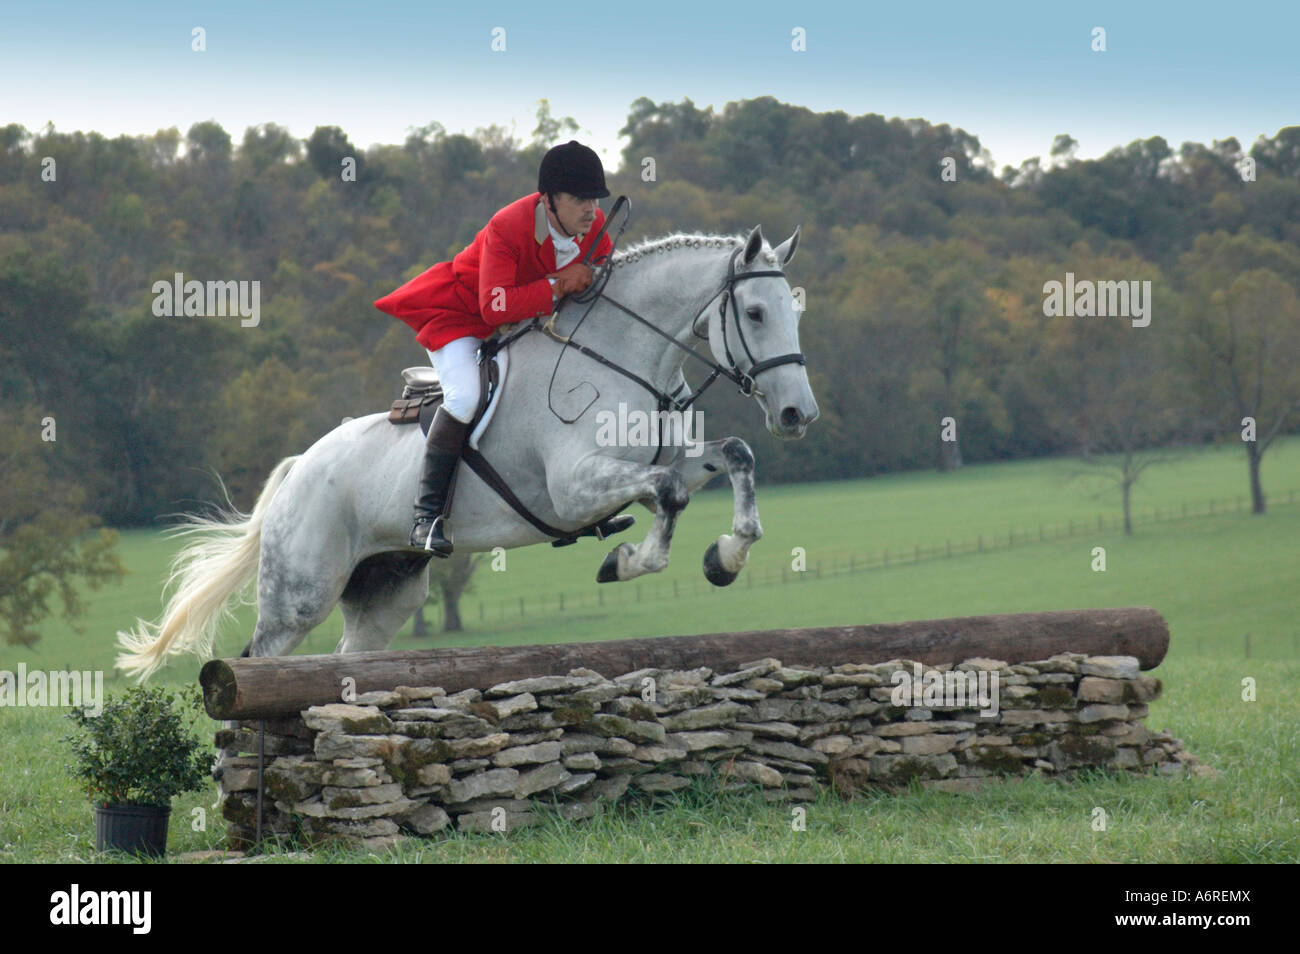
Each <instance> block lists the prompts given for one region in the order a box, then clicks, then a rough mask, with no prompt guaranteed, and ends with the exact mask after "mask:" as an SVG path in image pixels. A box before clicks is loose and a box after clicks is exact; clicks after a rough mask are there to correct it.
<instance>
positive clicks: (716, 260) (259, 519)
mask: <svg viewBox="0 0 1300 954" xmlns="http://www.w3.org/2000/svg"><path fill="white" fill-rule="evenodd" d="M798 241H799V230H798V229H796V230H795V232H794V234H793V235H791V236H790V238H788V239H787V240H786V241H784V242H782V243H781V244H780V245H779V246H778V247H777V248H776V249H775V250H773V249H771V248H770V247H769V246H768V245H767V244H766V243H765V242H764V240H763V236H762V233H761V231H760V229H758V228H755V229H754V230H753V232H751V233H750V234H749V235H748V236H730V237H723V236H704V235H672V236H668V237H667V238H663V239H658V240H653V241H648V242H644V243H642V244H640V245H638V246H635V247H633V248H630V249H628V250H627V251H624V252H620V253H617V254H615V255H614V256H612V258H611V260H610V262H609V264H608V267H607V271H606V272H605V273H604V277H607V279H608V281H607V283H606V284H605V285H604V287H603V291H602V293H601V295H600V296H599V297H597V298H595V300H594V302H593V303H592V305H591V308H590V312H589V313H585V312H584V304H583V303H575V302H570V303H568V305H567V307H564V308H561V310H560V313H559V315H558V316H557V317H556V319H555V322H554V325H553V327H552V328H551V329H550V331H549V332H548V333H541V332H540V330H539V331H538V333H525V334H522V335H520V336H519V337H518V338H517V340H514V341H512V342H511V343H510V344H509V345H508V346H507V347H508V349H509V359H510V360H509V363H508V374H507V378H506V380H505V381H504V383H503V385H502V387H501V389H500V395H499V397H498V398H497V400H498V401H499V406H498V407H497V408H496V409H495V411H494V413H493V418H492V420H491V422H490V425H489V426H488V428H487V430H486V431H485V433H483V435H482V436H481V437H480V439H479V442H478V446H479V450H480V451H481V453H482V454H483V455H484V457H486V458H487V460H488V461H489V462H490V463H491V464H492V465H493V466H494V467H495V469H496V470H497V472H498V473H499V474H501V475H502V476H503V477H504V478H505V480H506V481H507V483H508V484H509V486H510V489H511V490H513V491H514V493H515V494H516V496H517V497H518V498H519V500H520V501H521V502H522V503H523V504H524V505H525V506H526V507H527V508H528V509H529V510H531V512H532V513H533V514H534V515H535V516H536V517H537V518H539V519H540V520H541V521H544V522H545V523H547V524H548V525H550V526H551V527H554V528H559V529H561V530H564V531H566V532H568V531H576V530H579V529H581V528H584V527H589V526H591V525H592V524H593V523H594V522H596V521H598V520H599V519H601V518H603V517H605V516H607V515H608V514H610V513H611V512H615V511H617V510H618V509H621V508H622V507H624V506H626V505H628V504H629V503H631V502H632V501H638V502H640V503H642V504H644V505H645V506H646V507H648V508H649V509H650V510H652V511H653V512H654V514H655V516H654V520H653V522H652V524H651V526H650V529H649V532H648V533H647V534H646V536H645V539H643V540H642V541H641V542H640V543H637V544H633V543H622V544H619V545H618V546H617V547H615V548H614V549H613V550H612V551H610V552H609V554H608V555H607V556H606V557H605V560H604V562H603V563H602V565H601V568H600V570H599V572H598V574H597V579H598V580H599V581H601V582H608V581H613V580H630V579H633V578H634V577H637V576H640V575H642V574H644V573H656V572H659V571H661V570H663V569H664V567H666V566H667V565H668V553H669V545H670V543H671V540H672V535H673V527H674V525H675V523H676V520H677V516H678V514H679V513H680V512H681V510H682V508H683V507H685V506H686V504H687V502H688V500H689V498H690V494H691V493H692V492H693V491H695V490H697V489H699V488H700V487H702V486H703V485H704V484H705V483H707V482H708V480H709V479H710V478H711V477H713V476H715V475H716V474H718V473H722V472H725V473H726V474H727V475H728V476H729V478H730V480H731V486H732V489H733V492H734V497H735V507H734V516H733V518H732V524H731V532H730V533H728V534H723V535H721V536H719V537H718V538H717V541H716V542H715V543H714V544H713V545H711V546H710V547H709V548H708V551H707V552H706V554H705V560H704V563H705V574H706V576H707V577H708V578H709V579H710V580H711V581H712V582H714V583H715V584H718V585H726V584H727V583H730V582H731V581H732V580H734V579H735V578H736V575H737V574H738V573H739V572H740V570H741V569H742V568H743V567H744V565H745V561H746V559H747V556H748V553H749V548H750V547H751V546H752V545H753V544H754V542H755V541H756V540H758V539H759V538H760V537H761V536H762V533H763V531H762V527H761V525H760V523H759V519H758V510H757V507H756V505H755V500H754V456H753V454H752V453H751V451H750V449H749V447H748V445H747V444H746V443H745V442H744V441H742V440H740V439H739V438H737V437H726V438H723V439H720V440H712V441H705V442H702V443H700V444H698V445H697V446H693V447H690V448H689V451H690V453H689V454H688V453H687V452H686V451H687V450H688V448H687V447H683V446H673V447H658V448H654V447H646V446H641V445H640V444H638V445H637V446H607V445H608V444H609V443H610V441H609V440H608V439H607V437H608V433H607V432H608V428H607V427H606V428H605V431H606V435H605V438H601V437H599V436H598V435H599V433H600V430H601V428H600V427H599V426H598V422H597V417H598V416H600V412H601V411H602V410H605V411H610V412H613V411H614V410H615V409H617V408H618V406H619V404H620V403H623V404H625V405H626V408H627V409H628V416H629V417H630V415H631V413H632V412H633V411H639V412H641V413H643V414H646V415H648V416H649V418H650V419H651V420H656V419H658V420H660V421H661V422H662V420H663V418H662V416H659V417H656V416H657V415H658V412H660V411H661V410H662V409H663V403H662V402H661V401H660V400H658V399H657V398H656V397H655V396H654V395H653V394H652V393H651V388H653V389H655V390H656V391H657V392H658V393H660V394H664V395H674V400H675V401H676V402H677V405H676V406H679V405H680V403H681V402H683V401H684V400H685V398H684V396H683V391H684V389H685V378H684V375H683V373H682V365H683V362H684V361H685V360H686V359H687V358H688V357H689V355H688V354H687V351H686V348H687V347H689V346H690V344H691V343H693V342H694V341H699V340H701V339H704V338H706V337H707V340H708V344H709V349H710V351H711V352H712V357H713V359H714V362H711V363H714V368H715V370H714V372H713V374H712V375H711V377H710V379H709V382H708V383H711V382H712V380H713V378H714V377H716V376H718V375H719V374H720V375H722V376H724V377H727V378H729V379H731V380H732V381H733V382H734V383H738V384H740V385H741V389H742V392H746V393H750V394H751V395H752V396H753V397H754V398H755V399H756V400H757V401H758V402H759V404H760V405H761V406H762V407H763V410H764V413H765V414H766V418H767V427H768V430H769V431H771V432H772V433H773V434H775V435H777V436H778V437H781V438H787V439H789V438H798V437H802V436H803V434H804V432H805V430H806V428H807V426H808V424H809V423H811V422H812V421H813V420H815V419H816V418H817V415H818V410H817V402H816V400H815V399H814V397H813V394H812V389H811V388H810V387H809V384H808V375H807V373H806V371H805V369H804V366H803V356H802V355H801V354H799V337H798V322H799V317H800V313H801V311H800V309H796V307H795V304H794V298H793V295H792V293H791V290H790V286H789V284H788V283H787V282H786V280H785V277H784V275H783V274H782V272H781V267H783V266H784V265H785V264H786V263H788V262H789V261H790V259H791V257H793V255H794V252H795V248H796V247H797V245H798ZM755 263H758V264H757V265H756V264H755ZM764 266H766V267H764ZM640 316H645V317H644V318H641V317H640ZM706 316H707V334H706V333H704V332H702V331H701V330H700V325H701V324H704V319H705V317H706ZM539 329H540V326H539ZM575 329H576V330H575ZM566 336H571V341H570V343H569V344H568V345H565V344H563V343H561V342H562V340H563V338H564V337H566ZM579 345H581V346H583V347H584V348H585V349H587V351H586V352H585V353H584V352H583V351H580V350H578V346H579ZM593 354H594V355H599V356H601V357H603V358H605V359H606V360H607V361H609V363H610V364H613V365H617V366H618V368H615V367H611V366H609V364H606V363H603V362H602V361H600V360H598V359H597V358H595V357H593V356H592V355H593ZM696 354H697V356H699V353H698V352H696ZM705 360H707V359H705ZM619 368H621V369H622V370H619ZM624 372H630V373H631V374H632V375H635V376H636V377H637V378H640V379H641V380H642V381H643V382H644V384H643V383H638V382H637V381H636V380H634V379H633V377H631V376H629V374H627V373H624ZM697 393H698V392H697ZM687 412H689V407H688V408H687ZM605 421H606V423H608V418H605ZM696 436H697V438H698V435H696ZM652 452H653V453H654V455H655V457H656V458H659V457H663V458H664V459H663V460H662V461H657V462H655V463H649V462H648V461H649V459H650V457H651V454H652ZM423 453H424V436H423V435H422V434H421V433H420V429H419V428H418V427H413V426H397V425H393V424H390V423H389V422H388V420H387V415H386V414H383V413H379V414H371V415H368V416H366V417H361V418H357V419H354V420H352V421H349V422H347V423H345V424H343V425H341V426H339V427H337V428H335V429H334V430H332V431H331V432H330V433H328V434H326V435H325V436H324V437H322V438H321V439H320V440H319V441H317V442H316V443H315V444H313V445H312V446H311V447H310V448H308V449H307V450H306V451H305V452H304V453H303V454H301V455H299V456H296V457H289V458H286V459H285V460H283V461H281V462H280V463H279V464H278V465H277V466H276V467H275V468H274V469H273V470H272V472H271V474H270V476H269V477H268V478H267V481H266V486H265V487H264V488H263V490H262V492H261V495H260V496H259V497H258V500H257V503H256V505H255V506H254V508H253V511H252V513H251V514H247V515H245V514H241V513H239V512H238V511H233V510H232V511H230V512H227V513H223V514H221V515H220V516H219V517H218V518H216V519H206V518H191V519H190V520H189V521H188V522H187V524H186V525H185V529H184V530H183V531H182V532H183V533H185V534H188V535H189V536H190V540H189V542H188V543H187V545H186V546H185V547H183V548H182V550H181V552H180V553H179V554H178V556H177V558H176V562H175V563H174V564H173V568H172V577H171V581H170V582H171V583H172V584H174V585H175V591H174V594H173V596H172V597H171V599H170V600H169V602H168V604H167V606H166V607H165V609H164V611H163V615H162V618H161V620H160V621H159V622H157V623H147V622H145V621H143V620H141V621H138V625H137V626H136V628H135V629H134V630H133V631H132V632H129V633H119V634H118V636H119V647H120V649H121V650H122V652H121V653H120V654H119V656H118V658H117V666H118V668H120V669H122V670H124V671H125V672H127V673H129V674H132V675H135V676H138V677H139V678H141V679H144V678H147V677H148V676H149V675H150V674H151V673H153V672H154V671H155V670H157V669H158V667H159V666H161V665H162V664H163V663H165V662H166V660H167V658H168V657H169V656H171V655H174V654H178V653H180V652H187V651H188V652H196V653H198V654H199V655H200V656H203V657H207V656H210V655H211V653H212V647H213V643H214V640H215V637H216V633H217V629H218V626H219V625H220V623H221V621H222V620H223V618H226V617H227V616H228V615H229V614H230V602H231V600H232V597H234V596H236V594H239V593H240V592H241V591H244V590H245V589H246V587H247V585H248V584H249V583H250V582H251V581H252V579H253V576H254V574H256V576H257V608H258V619H257V627H256V629H255V631H254V633H253V638H252V641H251V642H250V643H249V645H248V648H247V649H246V650H245V651H244V654H245V655H252V656H275V655H283V654H286V653H289V652H291V651H292V650H293V648H294V647H295V646H297V645H298V644H299V643H300V642H301V641H302V640H303V638H304V637H305V636H306V635H307V633H308V632H309V631H310V630H311V629H312V628H313V627H315V626H317V625H318V624H320V623H321V622H322V621H323V620H324V619H325V618H326V617H327V616H328V615H329V613H330V611H331V610H332V609H333V608H334V606H335V605H336V604H339V603H341V604H342V609H343V619H344V631H343V638H342V639H341V640H340V641H339V644H338V647H337V648H336V650H335V651H336V652H362V651H370V650H381V649H385V648H387V647H388V645H389V643H390V642H391V641H392V639H393V637H394V636H395V635H396V634H397V632H398V630H399V629H400V628H401V627H402V625H403V624H405V622H406V621H407V620H408V619H409V618H410V617H411V616H412V615H413V614H414V613H415V611H416V610H417V609H418V608H419V607H420V606H422V605H423V604H424V602H425V600H426V598H427V596H428V589H429V580H428V560H429V558H430V555H429V554H427V553H422V552H420V551H414V550H411V549H409V548H408V547H407V544H406V539H407V532H408V530H409V529H410V523H411V508H412V503H413V501H414V500H415V494H416V484H417V482H418V478H419V472H420V462H421V459H422V457H423ZM459 467H460V471H459V474H458V476H457V478H456V483H457V485H458V486H457V489H456V492H455V499H454V504H453V507H452V513H451V516H450V519H449V526H450V529H451V531H452V533H453V540H454V543H455V546H456V549H457V550H458V551H461V552H471V553H472V552H476V551H486V550H491V549H492V548H494V547H505V548H511V547H520V546H528V545H531V544H536V543H542V542H546V541H547V540H549V539H551V538H550V537H548V536H547V535H546V534H545V533H543V532H542V531H541V530H539V529H537V528H536V527H535V526H534V525H533V524H532V523H530V522H529V521H527V520H525V519H524V518H523V517H521V516H520V514H519V513H517V512H516V511H515V510H514V509H512V508H511V507H510V506H509V505H507V504H506V503H505V502H504V501H503V499H502V497H501V496H500V495H499V494H498V493H496V492H495V491H494V490H493V489H492V488H491V487H489V486H488V485H487V484H486V483H484V482H483V481H482V480H481V479H480V478H479V477H478V475H477V474H476V473H474V472H473V471H472V470H470V469H469V468H468V467H467V466H466V464H465V462H464V461H463V460H462V462H461V463H460V465H459Z"/></svg>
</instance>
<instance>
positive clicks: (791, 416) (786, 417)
mask: <svg viewBox="0 0 1300 954" xmlns="http://www.w3.org/2000/svg"><path fill="white" fill-rule="evenodd" d="M802 422H803V415H802V414H800V413H799V409H798V408H797V407H787V408H783V409H782V410H781V426H782V427H798V426H799V425H800V424H801V423H802Z"/></svg>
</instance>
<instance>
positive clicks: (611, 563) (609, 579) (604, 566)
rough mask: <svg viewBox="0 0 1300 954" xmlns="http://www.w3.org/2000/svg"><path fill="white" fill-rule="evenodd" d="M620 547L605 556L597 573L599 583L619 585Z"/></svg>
mask: <svg viewBox="0 0 1300 954" xmlns="http://www.w3.org/2000/svg"><path fill="white" fill-rule="evenodd" d="M618 550H619V548H618V547H615V548H614V549H612V550H610V551H609V552H608V553H606V554H605V559H604V560H602V561H601V563H600V569H599V570H597V571H596V582H597V583H617V582H618Z"/></svg>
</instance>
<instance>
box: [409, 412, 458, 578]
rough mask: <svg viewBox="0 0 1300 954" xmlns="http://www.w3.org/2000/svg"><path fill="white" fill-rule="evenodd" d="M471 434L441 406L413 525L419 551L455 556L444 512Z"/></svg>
mask: <svg viewBox="0 0 1300 954" xmlns="http://www.w3.org/2000/svg"><path fill="white" fill-rule="evenodd" d="M468 433H469V425H468V424H465V423H463V422H462V421H458V420H457V419H456V418H455V417H453V416H452V415H451V414H449V413H448V412H447V409H446V408H445V407H439V408H438V411H437V413H436V414H434V416H433V423H432V424H430V425H429V436H428V439H427V441H426V443H425V445H424V469H423V470H422V472H421V474H420V490H419V496H418V498H417V499H416V501H415V525H414V526H413V527H412V528H411V540H410V543H411V546H412V547H414V548H415V549H417V550H429V551H432V553H433V554H434V556H440V557H445V556H451V551H452V545H451V541H450V540H448V539H447V538H446V537H445V536H444V535H443V531H444V530H445V527H444V526H443V523H444V520H443V511H444V509H445V507H446V503H447V487H448V485H450V483H451V475H452V474H454V473H455V472H456V464H457V463H458V462H459V461H460V452H461V448H463V447H464V445H465V438H466V437H467V436H468Z"/></svg>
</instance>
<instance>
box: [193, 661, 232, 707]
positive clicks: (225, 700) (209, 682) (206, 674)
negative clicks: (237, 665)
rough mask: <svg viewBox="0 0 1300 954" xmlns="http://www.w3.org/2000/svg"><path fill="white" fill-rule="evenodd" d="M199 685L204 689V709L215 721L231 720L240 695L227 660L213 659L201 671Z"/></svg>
mask: <svg viewBox="0 0 1300 954" xmlns="http://www.w3.org/2000/svg"><path fill="white" fill-rule="evenodd" d="M199 685H200V686H202V687H203V708H204V709H206V710H207V711H208V715H209V716H211V717H212V718H213V719H229V718H230V717H231V716H230V713H231V712H232V711H233V710H234V708H235V699H236V697H237V696H238V695H239V687H238V683H237V681H236V679H235V673H234V670H232V669H231V668H230V663H229V661H228V660H225V659H213V660H211V661H209V662H206V663H204V664H203V668H202V669H200V670H199Z"/></svg>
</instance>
